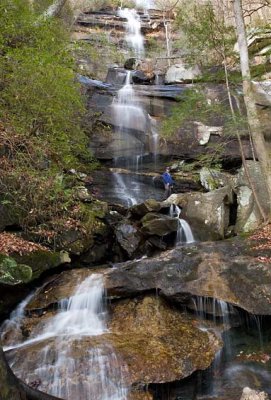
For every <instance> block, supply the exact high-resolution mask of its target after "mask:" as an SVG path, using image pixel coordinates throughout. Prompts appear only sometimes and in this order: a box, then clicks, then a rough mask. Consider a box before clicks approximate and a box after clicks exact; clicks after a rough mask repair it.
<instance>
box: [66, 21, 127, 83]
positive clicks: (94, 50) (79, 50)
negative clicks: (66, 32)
mask: <svg viewBox="0 0 271 400" xmlns="http://www.w3.org/2000/svg"><path fill="white" fill-rule="evenodd" d="M72 48H73V52H74V54H75V56H76V58H77V59H87V60H90V61H91V65H92V66H93V71H89V70H88V68H89V66H88V65H87V66H86V68H85V69H84V66H83V67H82V66H81V65H80V69H78V73H80V74H82V71H83V74H84V75H89V76H91V77H92V78H94V79H95V78H96V79H99V78H101V79H104V77H105V76H106V73H107V70H108V67H109V65H110V64H112V63H116V64H118V65H121V64H123V63H124V61H125V55H124V54H123V53H122V52H121V51H120V49H119V48H118V46H117V45H116V44H115V43H114V42H113V41H112V40H111V38H110V36H108V35H107V34H106V33H105V32H103V31H102V30H101V29H99V28H96V30H95V31H94V30H93V32H92V35H91V41H86V42H83V41H80V43H78V42H75V43H73V47H72Z"/></svg>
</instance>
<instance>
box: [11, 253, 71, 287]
mask: <svg viewBox="0 0 271 400" xmlns="http://www.w3.org/2000/svg"><path fill="white" fill-rule="evenodd" d="M64 256H65V257H64ZM13 258H14V259H15V260H16V262H18V263H22V264H26V265H27V266H28V268H30V269H31V272H32V277H31V278H30V280H31V279H32V280H33V279H36V278H38V277H39V276H40V275H41V274H42V273H43V272H44V271H47V270H48V269H52V268H56V267H58V266H59V265H61V264H63V263H67V262H70V258H69V256H68V254H67V253H66V252H51V251H45V250H38V251H34V252H32V253H28V254H23V255H20V254H14V255H13Z"/></svg>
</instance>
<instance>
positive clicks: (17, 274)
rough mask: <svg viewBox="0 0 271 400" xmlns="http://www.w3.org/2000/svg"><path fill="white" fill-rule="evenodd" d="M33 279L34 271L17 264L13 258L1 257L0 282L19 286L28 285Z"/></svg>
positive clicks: (26, 266)
mask: <svg viewBox="0 0 271 400" xmlns="http://www.w3.org/2000/svg"><path fill="white" fill-rule="evenodd" d="M31 278H32V269H31V268H30V267H29V266H28V265H24V264H17V262H16V261H15V260H14V259H13V258H11V257H1V261H0V282H3V283H6V284H10V285H17V284H19V283H27V282H29V281H30V280H31Z"/></svg>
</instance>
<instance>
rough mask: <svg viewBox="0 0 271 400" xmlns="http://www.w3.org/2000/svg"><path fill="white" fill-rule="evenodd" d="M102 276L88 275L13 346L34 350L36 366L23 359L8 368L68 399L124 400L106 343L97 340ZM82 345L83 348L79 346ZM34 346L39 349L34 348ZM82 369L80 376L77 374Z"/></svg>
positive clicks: (102, 313)
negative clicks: (43, 322) (43, 321)
mask: <svg viewBox="0 0 271 400" xmlns="http://www.w3.org/2000/svg"><path fill="white" fill-rule="evenodd" d="M103 299H104V286H103V277H102V275H100V274H92V275H90V276H89V277H88V278H86V279H85V280H84V281H83V282H82V283H81V284H80V285H79V286H78V287H77V289H76V291H75V293H74V295H73V296H71V297H70V298H69V299H67V300H63V301H61V302H60V304H59V310H58V312H57V314H56V315H55V316H54V317H52V318H50V319H49V321H48V323H47V324H46V326H45V327H44V326H42V327H37V331H38V334H37V335H36V336H35V335H34V336H33V337H31V338H30V339H29V340H27V341H25V342H23V343H20V344H18V345H17V346H12V348H22V347H28V346H29V347H30V348H31V346H33V345H34V347H33V348H32V352H35V351H38V352H39V356H38V357H37V358H38V363H36V364H35V365H33V362H32V363H31V362H29V360H28V361H25V362H24V361H23V362H22V363H20V365H18V366H17V365H16V361H12V359H11V360H10V362H11V364H12V367H13V370H14V372H15V374H16V375H18V376H19V377H20V378H21V379H22V380H24V381H25V382H26V383H27V384H30V385H31V384H33V382H36V383H38V389H39V390H41V391H44V392H47V393H49V394H52V395H54V396H57V397H60V398H63V399H67V400H74V399H76V400H93V399H95V400H125V399H126V398H127V389H126V387H125V386H124V385H123V379H122V370H121V368H120V367H119V362H118V359H117V356H116V354H115V352H114V349H113V347H112V346H111V345H110V344H109V343H108V341H107V340H106V341H104V342H102V341H101V342H99V338H100V337H102V335H104V334H109V332H108V330H107V327H106V309H105V304H104V300H103ZM84 343H85V348H84V347H83V348H81V346H82V344H84ZM37 346H40V347H39V348H38V350H37ZM37 364H38V365H37ZM80 371H81V373H80Z"/></svg>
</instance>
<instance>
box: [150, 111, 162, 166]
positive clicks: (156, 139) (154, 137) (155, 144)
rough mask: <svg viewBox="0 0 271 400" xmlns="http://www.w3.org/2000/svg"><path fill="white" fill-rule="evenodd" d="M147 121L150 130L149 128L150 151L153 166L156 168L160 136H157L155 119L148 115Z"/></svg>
mask: <svg viewBox="0 0 271 400" xmlns="http://www.w3.org/2000/svg"><path fill="white" fill-rule="evenodd" d="M149 120H150V128H151V150H152V153H153V156H154V164H155V166H156V163H157V154H158V149H159V140H160V135H159V130H158V127H157V121H156V119H155V118H153V117H151V116H150V115H149Z"/></svg>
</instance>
